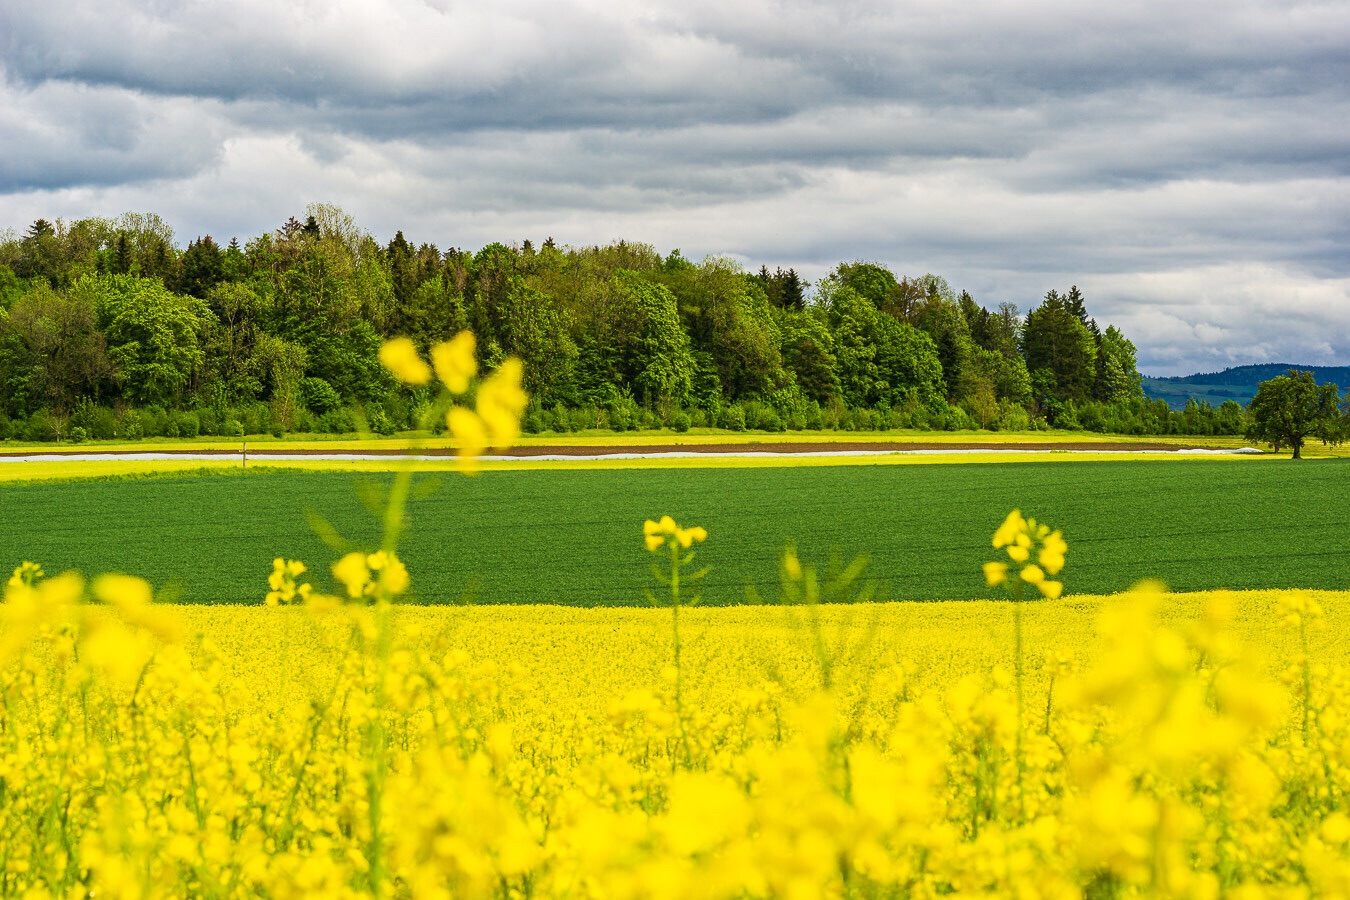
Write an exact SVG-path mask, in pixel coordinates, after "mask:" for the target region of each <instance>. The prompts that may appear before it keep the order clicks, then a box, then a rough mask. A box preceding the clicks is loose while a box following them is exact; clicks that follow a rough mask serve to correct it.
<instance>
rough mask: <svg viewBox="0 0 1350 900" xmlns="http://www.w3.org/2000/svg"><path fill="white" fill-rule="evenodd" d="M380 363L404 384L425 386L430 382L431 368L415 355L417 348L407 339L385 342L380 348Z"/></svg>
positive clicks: (400, 338) (393, 339)
mask: <svg viewBox="0 0 1350 900" xmlns="http://www.w3.org/2000/svg"><path fill="white" fill-rule="evenodd" d="M380 362H382V363H384V367H385V368H386V369H388V370H389V371H390V372H392V373H393V374H394V377H395V378H397V379H398V380H399V381H401V382H403V383H404V384H412V385H419V384H426V383H427V382H428V381H430V380H431V367H430V366H428V365H427V364H426V362H424V361H423V359H422V357H420V356H418V355H417V346H416V345H415V344H413V342H412V340H411V339H409V338H405V337H397V338H392V339H390V340H387V341H385V342H384V344H383V345H381V347H380Z"/></svg>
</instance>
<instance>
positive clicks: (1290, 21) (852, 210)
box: [0, 0, 1350, 373]
mask: <svg viewBox="0 0 1350 900" xmlns="http://www.w3.org/2000/svg"><path fill="white" fill-rule="evenodd" d="M897 7H900V8H897ZM1347 75H1350V6H1347V5H1346V4H1334V3H1301V2H1280V0H1222V2H1197V3H1188V4H1183V5H1181V8H1177V6H1176V5H1173V4H1165V3H1162V2H1120V3H1116V4H1113V5H1110V6H1109V7H1108V6H1100V8H1099V5H1086V4H1082V3H1078V2H1067V0H1064V2H1046V0H1040V2H1036V3H1010V2H1007V0H978V2H972V3H965V4H953V3H950V2H946V0H920V2H907V3H905V4H895V3H894V2H842V3H841V2H794V3H786V2H771V0H757V2H748V3H736V4H728V3H725V2H719V3H712V2H704V0H693V2H681V3H648V2H636V3H630V4H608V3H606V4H601V3H598V2H595V3H592V2H566V0H552V2H547V3H545V2H538V0H504V2H495V3H492V4H481V3H476V4H470V3H461V2H452V0H368V2H356V0H346V2H325V3H313V2H303V0H298V2H275V0H272V2H261V0H242V2H238V3H232V4H202V3H196V2H186V0H158V2H153V3H145V2H143V0H142V2H129V0H103V2H94V0H52V2H49V3H46V4H42V5H39V4H6V5H5V6H4V7H3V8H0V223H3V224H6V225H12V226H15V227H22V226H23V225H25V224H26V223H27V222H29V221H31V220H32V219H33V218H36V217H37V216H39V215H41V216H46V217H49V218H50V217H53V216H66V217H79V216H83V215H91V214H97V215H115V214H117V213H119V212H122V211H124V210H127V209H137V210H153V211H156V212H159V213H160V214H161V215H163V216H165V218H166V219H168V220H169V221H170V222H172V223H173V224H174V225H175V227H176V228H177V230H178V232H179V234H180V235H184V236H187V237H191V236H195V235H196V234H204V233H207V232H210V233H212V234H214V235H215V236H217V237H218V238H220V237H228V236H230V235H235V234H237V235H239V236H241V237H247V236H249V235H252V234H256V233H259V232H261V231H264V230H269V229H271V228H275V227H277V225H278V224H280V222H282V221H284V220H285V219H286V218H287V217H288V216H290V215H293V214H296V213H298V212H299V211H300V210H301V209H303V207H304V205H305V204H306V203H307V202H309V201H311V200H326V201H332V202H336V203H338V204H339V205H341V206H343V207H344V208H345V209H346V210H347V211H348V212H350V213H352V214H353V215H355V216H356V217H357V220H358V222H360V223H361V224H362V225H363V226H365V227H367V228H369V229H370V230H371V231H372V232H374V233H375V234H376V235H377V236H378V237H380V238H383V239H387V238H388V237H389V236H391V235H392V233H393V231H394V230H395V229H399V228H401V229H403V230H404V231H405V233H407V234H408V236H409V237H410V238H411V239H413V240H417V241H432V242H435V243H437V244H438V245H440V246H442V247H445V246H450V245H456V246H461V247H477V246H481V245H482V244H483V243H486V242H488V241H491V240H508V241H509V240H520V239H524V238H526V237H530V238H532V239H534V240H536V241H538V240H541V239H542V238H543V237H544V236H547V235H552V236H553V237H555V238H556V239H557V240H559V241H560V242H564V243H574V244H588V243H596V242H605V241H608V240H611V239H615V238H618V237H625V238H628V239H630V240H645V241H648V242H650V243H653V244H655V245H656V246H657V247H658V248H659V249H662V250H663V251H666V250H669V249H672V248H674V247H680V248H681V249H682V250H683V251H684V253H685V255H686V256H698V255H701V254H704V253H730V254H733V255H736V256H739V257H741V258H743V259H745V260H746V261H747V263H749V264H752V265H755V266H758V265H759V264H760V263H767V264H769V265H770V266H774V265H783V266H787V265H793V266H796V267H797V268H799V269H800V270H802V271H804V272H806V273H807V274H808V275H810V276H813V277H818V276H819V275H821V274H823V273H824V272H825V271H827V270H828V269H829V268H830V267H831V266H832V265H833V264H834V263H836V262H838V261H840V260H842V259H855V258H865V259H873V260H877V261H881V262H885V263H887V264H889V265H891V266H892V267H893V268H894V269H895V270H896V271H897V272H900V273H908V274H918V273H922V272H925V271H932V272H937V273H939V274H942V275H944V276H945V277H947V278H948V280H949V281H950V282H951V283H952V284H953V285H955V286H957V287H964V288H966V289H968V290H970V291H971V292H972V293H973V294H974V295H975V296H976V297H977V298H978V299H979V300H981V301H982V302H984V303H986V304H987V305H994V304H996V303H998V302H1002V301H1012V302H1016V303H1019V304H1020V305H1021V306H1022V307H1023V308H1026V307H1027V306H1029V305H1031V304H1033V303H1034V302H1035V301H1036V299H1037V298H1038V297H1039V296H1040V295H1041V294H1043V293H1044V292H1045V291H1046V290H1048V289H1050V288H1052V287H1054V288H1060V289H1063V288H1066V287H1067V286H1068V285H1069V284H1070V283H1077V284H1078V285H1079V286H1080V287H1081V288H1082V289H1083V290H1084V292H1085V294H1086V296H1087V299H1088V305H1089V308H1090V309H1092V310H1093V312H1094V313H1095V314H1096V315H1097V316H1098V318H1099V319H1101V320H1104V321H1113V322H1116V323H1117V324H1119V325H1121V327H1122V328H1123V329H1124V330H1125V331H1126V333H1127V334H1129V335H1131V336H1132V337H1133V338H1134V340H1135V342H1136V344H1138V345H1139V349H1140V357H1141V363H1142V364H1143V367H1144V368H1145V369H1146V370H1148V371H1152V372H1155V373H1177V372H1189V371H1194V370H1196V369H1214V368H1222V367H1223V366H1225V365H1229V364H1236V363H1243V362H1265V361H1290V362H1306V363H1313V362H1320V363H1341V364H1346V363H1350V337H1347V335H1350V254H1347V253H1346V252H1345V248H1346V247H1347V246H1350V212H1347V210H1350V203H1347V201H1350V87H1347V85H1350V78H1347Z"/></svg>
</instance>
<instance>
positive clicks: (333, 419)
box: [315, 407, 356, 434]
mask: <svg viewBox="0 0 1350 900" xmlns="http://www.w3.org/2000/svg"><path fill="white" fill-rule="evenodd" d="M315 427H316V428H317V429H318V430H319V431H322V432H324V433H325V434H351V433H352V432H353V431H355V430H356V419H355V418H353V416H352V413H351V410H349V409H344V408H342V407H338V408H337V409H333V410H329V411H328V412H326V413H324V414H323V415H321V416H319V420H318V422H316V423H315Z"/></svg>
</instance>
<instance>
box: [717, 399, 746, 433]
mask: <svg viewBox="0 0 1350 900" xmlns="http://www.w3.org/2000/svg"><path fill="white" fill-rule="evenodd" d="M717 424H718V426H719V427H721V428H725V429H727V430H728V431H744V430H745V410H743V409H741V407H740V406H739V405H732V406H728V407H726V408H724V409H723V410H722V415H721V416H720V417H719V418H718V420H717Z"/></svg>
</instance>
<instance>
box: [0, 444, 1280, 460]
mask: <svg viewBox="0 0 1350 900" xmlns="http://www.w3.org/2000/svg"><path fill="white" fill-rule="evenodd" d="M1011 453H1111V454H1120V455H1123V456H1128V455H1132V454H1133V455H1138V454H1141V453H1153V454H1158V453H1169V454H1172V453H1174V454H1177V455H1197V456H1232V455H1236V454H1251V453H1257V454H1259V453H1261V451H1260V450H1258V449H1256V448H1255V447H1240V448H1237V449H1232V450H1230V449H1225V448H1210V447H1186V448H1182V449H1178V450H1113V449H1110V448H1103V449H1101V450H1081V449H1073V450H1046V449H1035V450H1022V449H1018V448H1017V447H1008V448H1006V449H1002V448H999V449H995V448H991V447H953V448H952V449H950V450H928V449H925V450H793V451H786V452H780V451H774V450H736V451H716V452H712V453H700V452H699V451H697V450H676V451H663V452H660V453H642V452H624V453H595V454H586V455H577V454H570V453H550V454H544V455H538V456H510V455H500V456H480V457H479V459H480V460H482V461H484V462H567V461H568V460H575V461H578V462H586V461H595V460H606V459H614V460H625V459H704V458H707V459H719V458H721V459H742V458H746V457H750V458H756V459H778V458H784V459H791V458H794V457H811V456H942V455H951V454H963V455H969V454H974V455H984V454H990V455H997V454H1011ZM250 458H251V459H252V461H253V462H254V463H258V464H262V463H268V462H305V461H321V462H381V461H383V462H397V461H400V460H407V459H412V460H415V461H417V462H449V461H453V460H454V459H455V457H453V456H424V455H413V456H405V455H401V454H387V453H269V452H266V451H262V452H259V451H257V450H255V451H253V453H252V454H250ZM175 459H181V460H189V461H191V460H196V461H201V462H208V461H211V460H219V461H223V460H232V459H239V460H242V459H243V455H242V454H239V453H137V452H126V453H114V452H108V453H97V452H93V453H35V454H32V455H28V456H0V463H25V462H29V463H31V462H118V461H124V462H125V461H135V460H144V461H149V462H158V461H163V460H175Z"/></svg>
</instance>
